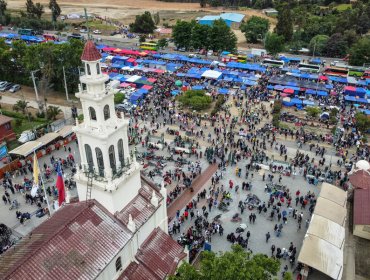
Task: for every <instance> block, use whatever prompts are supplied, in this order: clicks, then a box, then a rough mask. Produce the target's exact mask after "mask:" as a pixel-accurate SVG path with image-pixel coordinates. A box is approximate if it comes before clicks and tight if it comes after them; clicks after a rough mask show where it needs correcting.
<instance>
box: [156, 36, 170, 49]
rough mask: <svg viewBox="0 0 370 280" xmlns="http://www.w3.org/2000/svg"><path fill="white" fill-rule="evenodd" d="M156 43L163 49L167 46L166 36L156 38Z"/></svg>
mask: <svg viewBox="0 0 370 280" xmlns="http://www.w3.org/2000/svg"><path fill="white" fill-rule="evenodd" d="M157 45H158V47H159V48H160V49H164V48H166V47H167V46H168V41H167V39H166V38H161V39H159V40H158V42H157Z"/></svg>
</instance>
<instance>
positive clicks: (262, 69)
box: [226, 62, 266, 72]
mask: <svg viewBox="0 0 370 280" xmlns="http://www.w3.org/2000/svg"><path fill="white" fill-rule="evenodd" d="M226 67H229V68H237V69H245V70H249V71H260V72H266V68H265V67H262V66H261V65H259V64H253V63H240V62H228V63H227V64H226Z"/></svg>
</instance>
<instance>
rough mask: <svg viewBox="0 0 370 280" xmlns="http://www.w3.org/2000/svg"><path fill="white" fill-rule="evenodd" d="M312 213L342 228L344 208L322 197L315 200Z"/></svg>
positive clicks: (344, 217)
mask: <svg viewBox="0 0 370 280" xmlns="http://www.w3.org/2000/svg"><path fill="white" fill-rule="evenodd" d="M314 213H315V214H316V215H320V216H322V217H324V218H327V219H329V220H331V221H333V222H335V223H337V224H339V225H342V226H343V225H344V223H345V221H346V216H347V210H346V208H345V207H343V206H340V205H339V204H337V203H336V202H333V201H331V200H328V199H326V198H322V197H319V198H318V199H317V203H316V206H315V212H314Z"/></svg>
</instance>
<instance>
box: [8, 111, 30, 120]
mask: <svg viewBox="0 0 370 280" xmlns="http://www.w3.org/2000/svg"><path fill="white" fill-rule="evenodd" d="M2 114H3V115H4V116H7V117H11V118H14V119H26V118H27V116H26V115H23V114H22V113H18V112H13V111H6V110H2Z"/></svg>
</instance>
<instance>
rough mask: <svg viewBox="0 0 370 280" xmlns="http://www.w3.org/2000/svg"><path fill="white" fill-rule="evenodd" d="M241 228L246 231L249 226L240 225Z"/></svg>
mask: <svg viewBox="0 0 370 280" xmlns="http://www.w3.org/2000/svg"><path fill="white" fill-rule="evenodd" d="M239 227H240V228H242V229H246V228H247V225H246V224H240V225H239Z"/></svg>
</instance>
